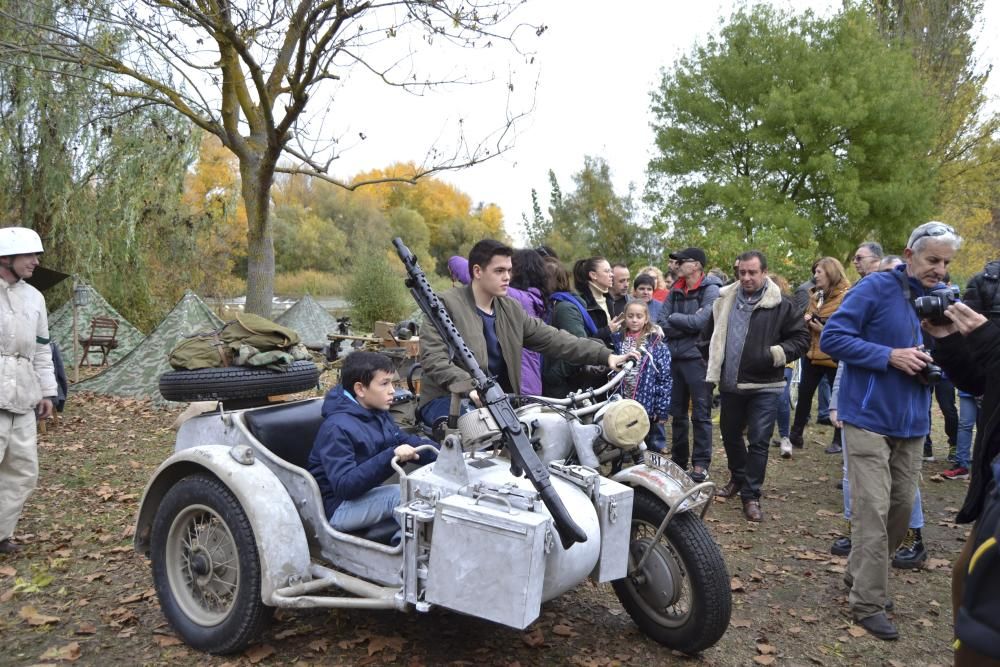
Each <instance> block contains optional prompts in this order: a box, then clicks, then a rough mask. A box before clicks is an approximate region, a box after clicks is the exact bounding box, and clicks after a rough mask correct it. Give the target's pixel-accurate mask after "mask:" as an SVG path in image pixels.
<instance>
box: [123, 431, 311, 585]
mask: <svg viewBox="0 0 1000 667" xmlns="http://www.w3.org/2000/svg"><path fill="white" fill-rule="evenodd" d="M232 449H233V448H232V447H229V446H226V445H201V446H198V447H192V448H189V449H184V450H181V451H179V452H175V453H174V454H173V455H172V456H171V457H170V458H168V459H167V460H166V461H164V462H163V463H162V464H160V467H159V468H157V469H156V472H155V473H153V476H152V478H151V479H150V481H149V484H148V485H147V486H146V490H145V492H143V496H142V501H141V503H140V505H139V514H138V517H137V519H136V526H135V549H136V551H138V552H140V553H143V554H146V555H147V556H148V555H149V550H150V533H151V532H152V528H153V518H154V516H155V515H156V510H157V508H159V506H160V501H162V500H163V497H164V496H165V495H166V493H167V492H168V491H169V490H170V488H171V487H172V486H173V485H174V484H175V483H176V482H178V481H179V480H181V479H183V478H184V477H187V476H189V475H193V474H197V473H200V472H209V473H211V474H213V475H215V477H217V478H218V479H219V480H220V481H221V482H222V483H223V484H225V485H226V486H227V487H229V490H230V491H232V493H233V495H234V496H236V499H237V500H238V501H239V503H240V506H241V507H242V508H243V511H244V512H245V513H246V515H247V518H248V519H249V520H250V525H251V526H252V527H253V534H254V540H255V542H256V544H257V554H258V556H259V558H260V567H261V600H262V601H263V602H264V604H268V605H275V603H274V601H273V599H272V596H273V593H274V591H276V590H278V589H280V588H284V587H286V586H288V585H290V583H292V582H297V581H308V580H309V579H310V578H311V576H310V574H309V565H310V556H309V544H308V542H307V541H306V533H305V530H304V529H303V527H302V519H301V518H300V517H299V513H298V511H297V510H296V509H295V505H294V503H293V502H292V499H291V497H290V496H289V495H288V492H287V491H286V490H285V487H284V485H282V483H281V482H280V481H278V478H277V477H276V476H275V475H274V473H273V472H271V471H270V470H269V469H268V467H267V466H265V465H264V464H263V463H261V462H260V461H257V460H255V459H254V460H252V462H251V463H240V462H237V461H236V459H235V458H234V457H233V456H232V455H231V454H230V450H232Z"/></svg>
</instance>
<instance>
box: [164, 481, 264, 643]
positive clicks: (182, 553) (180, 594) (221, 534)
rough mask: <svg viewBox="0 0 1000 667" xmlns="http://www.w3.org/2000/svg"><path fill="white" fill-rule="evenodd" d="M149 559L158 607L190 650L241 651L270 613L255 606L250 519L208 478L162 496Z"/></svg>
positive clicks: (256, 575) (256, 570)
mask: <svg viewBox="0 0 1000 667" xmlns="http://www.w3.org/2000/svg"><path fill="white" fill-rule="evenodd" d="M151 557H152V560H153V582H154V585H155V586H156V592H157V595H158V597H159V599H160V607H161V608H162V609H163V613H164V615H165V616H166V617H167V620H168V621H170V624H171V625H172V626H173V628H174V629H175V630H176V631H177V633H178V634H179V635H180V636H181V637H182V638H183V639H184V641H185V642H187V643H188V644H189V645H190V646H192V647H194V648H196V649H199V650H202V651H208V652H210V653H235V652H238V651H242V650H243V649H244V648H246V646H247V645H248V644H249V643H250V642H251V641H252V640H253V639H255V638H256V637H257V636H258V635H259V633H260V631H261V630H262V629H263V627H264V625H265V624H266V623H267V621H268V620H269V619H270V617H271V614H272V613H273V608H271V607H268V606H266V605H264V603H263V602H262V601H261V596H260V582H261V574H260V560H259V558H258V554H257V545H256V543H255V541H254V535H253V529H252V527H251V526H250V521H249V520H248V519H247V516H246V513H245V512H244V511H243V508H242V507H241V506H240V503H239V501H238V500H237V499H236V497H235V496H234V495H233V493H232V492H231V491H230V490H229V489H228V488H227V487H226V486H225V485H224V484H223V483H222V482H220V481H219V480H217V479H215V478H214V477H212V476H210V475H193V476H191V477H187V478H185V479H183V480H181V481H179V482H178V483H177V484H175V485H174V486H173V487H172V488H171V489H170V491H169V492H167V494H166V495H165V496H164V498H163V501H162V502H161V503H160V507H159V509H158V510H157V512H156V518H155V520H154V522H153V532H152V552H151Z"/></svg>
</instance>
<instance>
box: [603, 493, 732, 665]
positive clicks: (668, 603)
mask: <svg viewBox="0 0 1000 667" xmlns="http://www.w3.org/2000/svg"><path fill="white" fill-rule="evenodd" d="M668 511H669V508H668V507H667V506H666V504H664V503H663V501H661V500H660V499H659V498H656V497H655V496H653V495H652V494H651V493H649V492H647V491H644V490H642V489H637V490H636V493H635V500H634V505H633V508H632V536H631V540H630V544H629V575H628V576H626V577H625V578H623V579H619V580H617V581H615V582H613V583H612V585H613V587H614V589H615V594H616V595H617V596H618V599H619V600H620V601H621V603H622V606H623V607H625V611H627V612H628V613H629V616H631V617H632V620H633V621H635V623H636V625H638V626H639V629H640V630H642V631H643V632H644V633H645V634H646V635H648V636H649V637H650V638H652V639H653V640H655V641H656V642H659V643H660V644H663V645H664V646H666V647H668V648H671V649H674V650H677V651H681V652H682V653H687V654H690V655H693V654H696V653H698V652H700V651H702V650H704V649H706V648H708V647H710V646H712V645H714V644H715V643H716V642H717V641H719V639H720V638H721V637H722V635H723V634H724V633H725V632H726V628H728V627H729V617H730V614H731V612H732V596H731V593H730V590H729V572H728V570H727V569H726V563H725V561H724V560H723V559H722V552H721V550H720V549H719V545H718V544H716V543H715V540H713V539H712V536H711V534H710V533H709V532H708V529H707V528H705V524H703V523H702V521H701V519H700V518H699V517H698V516H697V515H695V514H693V513H691V512H683V513H680V514H677V515H675V516H674V517H673V518H672V519H671V520H670V523H669V524H668V525H667V528H666V530H665V531H664V533H663V535H662V536H661V537H660V539H659V540H657V541H656V542H655V543H653V541H652V540H653V537H654V536H655V534H656V530H657V529H658V528H659V526H660V524H661V523H662V522H663V519H664V518H666V516H667V512H668ZM650 550H652V553H650V554H649V557H648V558H647V559H646V562H645V563H644V564H643V566H642V569H641V570H636V569H635V568H636V565H637V564H638V562H639V560H640V559H641V558H642V556H643V555H644V554H645V553H646V552H647V551H650Z"/></svg>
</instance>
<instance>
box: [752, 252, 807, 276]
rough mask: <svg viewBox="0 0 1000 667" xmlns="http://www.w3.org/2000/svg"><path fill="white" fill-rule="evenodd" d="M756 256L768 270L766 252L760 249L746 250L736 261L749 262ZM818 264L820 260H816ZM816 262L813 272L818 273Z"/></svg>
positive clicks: (764, 268)
mask: <svg viewBox="0 0 1000 667" xmlns="http://www.w3.org/2000/svg"><path fill="white" fill-rule="evenodd" d="M754 257H756V258H757V259H759V260H760V270H761V271H767V258H766V257H764V253H762V252H761V251H760V250H747V251H746V252H744V253H741V254H740V256H739V257H737V258H736V261H737V262H749V261H750V260H751V259H753V258H754ZM816 264H819V260H817V261H816ZM816 264H813V273H816Z"/></svg>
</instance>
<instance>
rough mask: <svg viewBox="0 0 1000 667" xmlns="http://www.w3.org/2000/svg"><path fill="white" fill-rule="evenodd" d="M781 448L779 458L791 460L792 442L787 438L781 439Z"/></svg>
mask: <svg viewBox="0 0 1000 667" xmlns="http://www.w3.org/2000/svg"><path fill="white" fill-rule="evenodd" d="M779 446H780V447H781V458H783V459H790V458H792V441H791V440H789V439H788V438H782V439H781V442H780V443H779Z"/></svg>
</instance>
